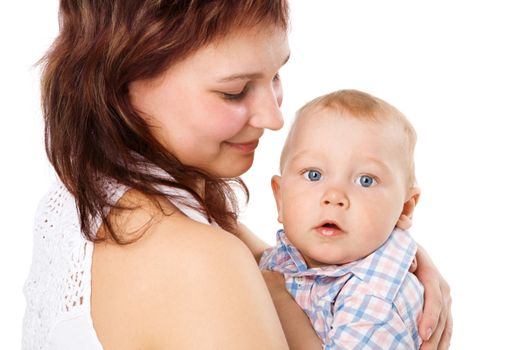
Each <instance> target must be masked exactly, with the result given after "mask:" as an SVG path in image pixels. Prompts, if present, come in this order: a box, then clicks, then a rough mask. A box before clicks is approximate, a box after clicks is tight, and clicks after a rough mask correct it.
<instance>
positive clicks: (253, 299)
mask: <svg viewBox="0 0 525 350" xmlns="http://www.w3.org/2000/svg"><path fill="white" fill-rule="evenodd" d="M123 200H124V201H131V203H134V204H140V205H139V206H137V209H135V213H133V212H131V213H128V214H126V215H127V217H117V218H111V217H110V219H112V220H116V222H117V223H118V227H120V228H121V229H123V230H127V231H128V232H133V230H136V229H137V228H138V227H143V226H144V225H147V230H145V231H144V232H143V233H141V236H140V238H139V239H137V240H136V241H135V242H133V243H130V244H127V245H118V244H116V243H112V242H104V243H99V244H97V245H96V247H95V253H94V256H93V319H94V323H95V327H96V328H97V333H98V334H99V336H100V338H101V341H102V342H103V344H104V346H105V348H108V349H111V348H112V345H115V347H116V348H122V347H123V343H122V342H123V341H130V343H134V344H135V346H136V344H144V346H145V347H153V348H159V349H162V348H179V349H186V348H195V345H196V344H198V346H197V347H198V348H202V349H206V348H251V349H257V348H259V347H260V348H261V349H262V348H272V349H273V348H275V349H278V348H283V347H282V345H284V344H285V343H284V335H283V334H282V330H281V328H280V325H279V321H278V318H277V315H276V313H275V311H274V309H273V304H272V302H271V299H270V297H269V294H268V292H267V291H266V287H265V284H264V281H263V280H262V277H261V275H260V273H259V271H258V269H257V265H256V263H255V261H254V259H253V256H252V255H251V253H250V251H249V250H248V249H247V248H246V246H245V245H244V244H243V243H242V242H241V241H240V240H239V239H237V238H236V237H235V236H233V235H232V234H230V233H228V232H226V231H224V230H222V229H220V228H217V227H212V226H210V225H205V224H202V223H198V222H195V221H193V220H191V219H189V218H188V217H186V216H184V215H183V214H182V213H180V212H179V211H177V210H176V208H174V207H173V206H171V205H170V203H169V202H164V201H162V200H160V201H159V202H158V203H157V202H156V201H155V200H151V199H150V198H148V197H146V196H143V195H142V194H140V193H136V192H131V193H127V194H126V195H125V197H124V198H123ZM126 204H129V203H126ZM262 320H265V321H264V322H262ZM115 323H118V324H119V326H118V327H119V328H121V329H120V330H119V332H117V330H116V329H115ZM104 330H106V331H104ZM203 330H206V331H205V332H204V331H203ZM121 332H124V333H121ZM104 334H106V335H107V338H106V339H104ZM119 334H126V336H124V337H123V336H122V335H120V336H119ZM117 345H118V346H117Z"/></svg>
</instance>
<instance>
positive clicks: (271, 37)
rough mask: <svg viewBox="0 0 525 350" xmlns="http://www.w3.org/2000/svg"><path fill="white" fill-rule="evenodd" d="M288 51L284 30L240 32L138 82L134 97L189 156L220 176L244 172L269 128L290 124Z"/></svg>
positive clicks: (170, 143)
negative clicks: (285, 89)
mask: <svg viewBox="0 0 525 350" xmlns="http://www.w3.org/2000/svg"><path fill="white" fill-rule="evenodd" d="M288 57H289V47H288V40H287V35H286V32H285V31H283V30H281V29H279V28H277V27H272V26H259V27H256V28H253V29H250V30H244V31H238V32H235V33H232V34H230V35H228V36H227V37H226V38H224V39H222V40H219V41H218V42H215V43H212V44H210V45H208V46H205V47H202V48H200V49H199V50H197V51H196V52H195V53H193V54H192V55H191V56H189V57H188V58H186V59H184V60H182V61H179V62H177V63H175V64H173V65H172V66H171V67H170V68H169V69H168V70H167V71H166V72H165V73H164V74H162V75H161V76H159V77H157V78H154V79H149V80H139V81H135V82H133V83H131V84H130V89H129V91H130V98H131V102H132V104H133V105H134V107H135V108H136V109H137V111H138V112H139V113H140V114H141V115H142V117H143V118H144V119H145V120H146V121H147V122H148V124H149V125H150V128H151V131H152V133H153V135H154V136H155V137H156V138H157V139H158V140H159V141H160V142H161V144H162V145H163V146H164V147H166V149H167V150H168V151H170V152H171V153H172V154H173V155H175V156H176V157H177V158H178V159H179V160H180V161H181V162H182V163H184V164H185V165H188V166H193V167H196V168H199V169H202V170H204V171H206V172H208V173H211V174H213V175H215V176H218V177H223V178H230V177H235V176H239V175H241V174H242V173H244V172H245V171H247V170H248V169H249V168H250V166H251V165H252V162H253V157H254V152H255V149H256V147H257V144H258V141H259V138H260V137H261V136H262V134H263V132H264V129H271V130H278V129H280V128H281V127H282V125H283V118H282V115H281V112H280V110H279V108H280V106H281V102H282V87H281V81H280V79H279V74H278V71H279V69H280V68H281V66H282V65H283V64H284V63H285V62H286V60H287V59H288Z"/></svg>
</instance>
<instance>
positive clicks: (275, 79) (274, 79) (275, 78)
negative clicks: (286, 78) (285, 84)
mask: <svg viewBox="0 0 525 350" xmlns="http://www.w3.org/2000/svg"><path fill="white" fill-rule="evenodd" d="M279 80H281V76H280V75H279V72H277V74H275V75H274V76H273V81H279Z"/></svg>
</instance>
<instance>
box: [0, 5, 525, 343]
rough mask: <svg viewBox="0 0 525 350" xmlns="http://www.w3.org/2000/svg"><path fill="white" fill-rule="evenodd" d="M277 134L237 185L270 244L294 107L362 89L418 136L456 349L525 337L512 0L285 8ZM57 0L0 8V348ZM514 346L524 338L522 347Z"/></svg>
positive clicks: (17, 294) (520, 111) (20, 257)
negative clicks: (41, 65)
mask: <svg viewBox="0 0 525 350" xmlns="http://www.w3.org/2000/svg"><path fill="white" fill-rule="evenodd" d="M291 8H292V29H291V35H290V46H291V50H292V58H291V60H290V62H289V63H288V65H287V66H286V67H285V68H283V70H282V77H283V81H284V86H285V87H284V89H285V90H284V91H285V100H284V104H283V112H284V115H285V118H286V124H285V128H284V130H283V131H279V132H276V133H267V135H266V136H265V138H264V139H263V142H262V143H261V145H260V147H259V150H258V153H257V156H256V161H255V164H254V166H253V167H252V169H251V170H250V172H249V173H247V174H246V176H245V177H244V178H245V181H246V182H247V183H248V186H249V188H250V189H251V201H250V204H249V206H248V209H246V211H245V212H244V214H243V218H244V221H245V222H246V223H247V224H248V225H249V226H250V227H251V228H252V229H253V230H254V231H256V232H257V233H258V234H259V235H260V236H261V237H263V239H265V240H266V241H268V242H269V243H272V242H273V237H274V232H275V230H276V229H277V228H278V225H277V222H276V215H275V207H274V204H273V197H272V195H271V189H270V185H269V184H270V177H271V175H272V174H274V173H276V172H277V168H278V157H279V151H280V147H281V145H282V143H283V141H284V137H285V134H286V130H287V129H288V127H289V124H290V121H291V119H292V116H293V113H294V111H295V110H296V109H297V108H298V107H300V106H301V105H302V104H303V103H304V102H306V101H307V100H309V99H311V98H313V97H315V96H317V95H319V94H323V93H326V92H329V91H332V90H335V89H340V88H357V89H361V90H364V91H367V92H370V93H372V94H374V95H376V96H378V97H381V98H383V99H385V100H387V101H389V102H390V103H392V104H393V105H395V106H396V107H398V108H399V109H400V110H401V111H402V112H404V113H405V114H406V115H407V116H408V117H409V119H410V120H411V121H412V122H413V124H414V126H415V128H416V130H417V131H418V135H419V141H418V146H417V151H416V166H417V176H418V180H419V184H420V186H421V188H422V191H423V193H422V196H421V200H420V203H419V205H418V208H417V209H416V214H415V218H414V219H415V224H414V227H413V230H412V232H413V234H414V236H415V237H416V239H417V240H418V241H419V242H420V243H421V244H422V245H423V246H424V247H425V248H426V249H427V250H428V251H429V252H430V255H431V256H432V258H433V259H434V261H435V262H436V264H437V265H438V267H439V269H440V270H441V272H442V273H443V274H444V275H445V276H446V278H447V280H448V281H449V282H450V284H451V286H452V293H453V294H452V295H453V312H454V321H455V326H454V337H453V342H452V346H451V348H452V349H511V348H517V347H519V345H518V346H516V345H517V344H519V343H523V341H522V340H521V339H522V334H521V332H522V328H523V315H524V313H525V307H524V302H523V297H524V296H525V288H524V287H523V285H522V284H521V283H520V282H521V279H522V277H520V276H522V275H521V273H522V272H521V270H522V268H523V267H524V266H525V264H524V259H523V255H524V254H523V248H524V246H523V242H524V239H523V236H524V234H525V228H524V226H525V225H524V223H523V218H524V214H525V212H524V209H525V206H524V204H523V201H524V199H525V184H524V182H525V170H524V167H523V164H524V156H523V154H524V150H525V135H524V134H525V127H524V126H523V121H522V119H523V118H524V117H525V103H524V102H525V96H524V93H525V51H524V49H525V40H524V39H525V38H524V37H525V34H524V33H525V21H524V20H523V14H524V11H523V10H522V9H521V7H520V1H510V0H498V1H496V0H494V1H461V0H455V1H453V0H446V1H432V2H431V1H416V0H412V1H408V0H406V1H395V2H394V1H387V0H382V1H353V0H347V1H344V0H339V1H336V0H331V1H314V0H291ZM56 12H57V1H56V0H45V1H44V0H38V1H36V0H32V1H24V2H19V1H10V2H4V3H3V4H2V5H0V36H1V40H0V45H1V46H0V47H1V55H0V118H1V119H0V142H1V144H0V152H1V154H0V155H1V158H0V160H1V171H0V177H1V178H0V186H1V189H2V195H3V200H2V201H1V202H0V215H1V219H0V225H1V227H2V228H1V229H0V234H1V236H0V237H1V239H2V240H1V243H0V281H1V282H0V284H1V287H0V334H2V336H1V337H0V348H2V349H16V348H19V346H20V345H19V344H20V337H21V322H22V316H23V311H24V305H25V304H24V299H23V295H22V285H23V283H24V280H25V278H26V275H27V273H28V270H29V264H30V261H31V245H32V236H31V228H32V220H33V215H34V211H35V209H36V205H37V203H38V200H39V198H40V197H41V196H42V195H43V194H44V193H45V191H46V189H47V187H48V185H49V183H50V181H52V178H53V175H52V171H51V170H50V169H49V167H48V165H47V161H46V158H45V154H44V147H43V138H42V126H43V125H42V121H41V114H40V107H39V91H38V76H39V71H38V69H37V68H34V66H33V64H34V63H35V62H37V60H38V59H39V58H40V57H41V55H42V54H43V53H44V51H45V49H46V48H47V46H48V45H49V44H50V43H51V41H52V39H53V37H54V36H55V35H56V32H57V19H56ZM518 342H519V343H518Z"/></svg>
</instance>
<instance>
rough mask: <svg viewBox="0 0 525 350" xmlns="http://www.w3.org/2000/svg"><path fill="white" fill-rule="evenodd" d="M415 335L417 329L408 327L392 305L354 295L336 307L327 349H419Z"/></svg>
mask: <svg viewBox="0 0 525 350" xmlns="http://www.w3.org/2000/svg"><path fill="white" fill-rule="evenodd" d="M414 332H417V330H416V329H415V327H414V329H409V328H408V327H407V325H406V324H405V322H403V320H402V318H401V316H400V315H399V314H398V312H397V310H396V308H395V306H394V304H392V303H391V302H389V301H386V300H384V299H381V298H378V297H376V296H373V295H352V296H348V297H347V298H346V299H345V300H344V301H342V302H341V303H340V304H339V305H336V310H334V320H333V323H332V328H331V330H330V332H329V333H328V335H327V338H326V344H325V346H324V349H327V350H342V349H357V348H359V349H406V350H408V349H417V348H418V347H419V344H414V340H413V333H414ZM365 344H366V345H368V346H364V345H365Z"/></svg>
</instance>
